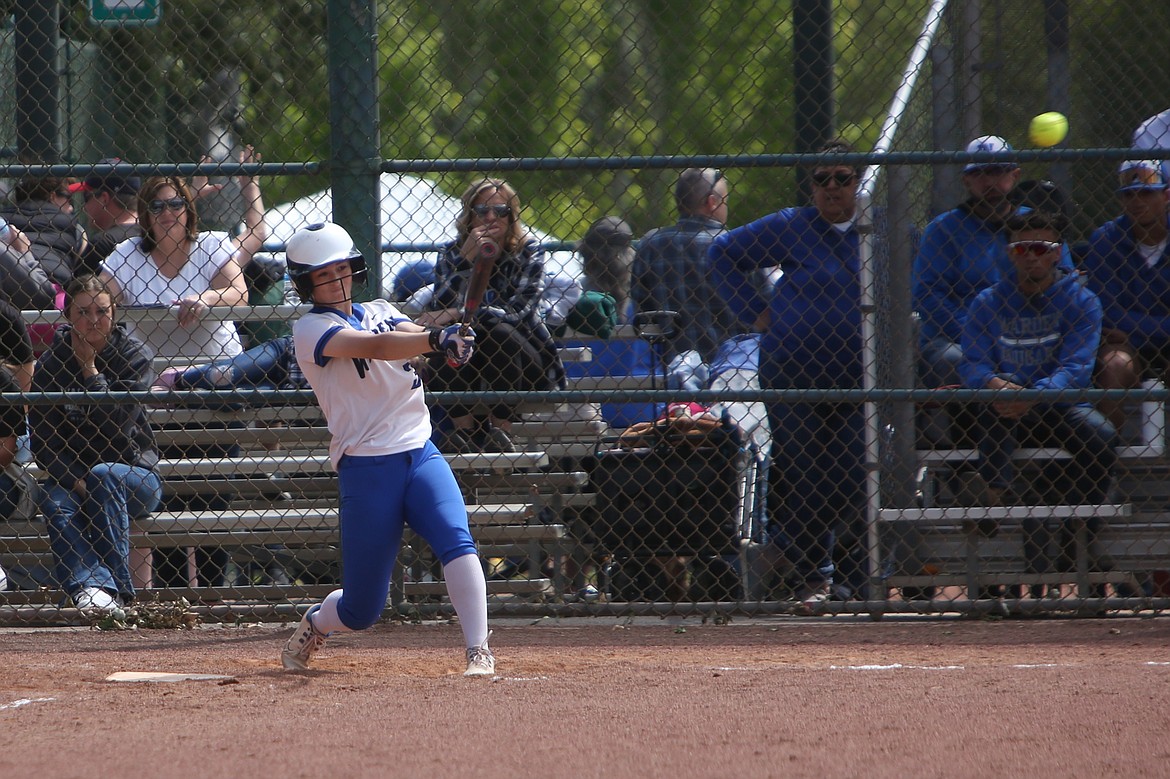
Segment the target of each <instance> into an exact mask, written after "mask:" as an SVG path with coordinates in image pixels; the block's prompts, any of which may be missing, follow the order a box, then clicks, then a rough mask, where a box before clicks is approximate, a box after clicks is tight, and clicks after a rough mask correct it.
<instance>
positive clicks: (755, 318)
mask: <svg viewBox="0 0 1170 779" xmlns="http://www.w3.org/2000/svg"><path fill="white" fill-rule="evenodd" d="M820 151H822V152H824V153H829V154H833V153H848V152H852V151H853V147H852V146H851V145H849V144H848V143H846V142H845V141H842V140H834V141H831V142H829V143H827V144H825V145H824V146H823V147H822V148H821V150H820ZM811 182H812V200H813V205H812V206H809V207H803V208H785V209H781V210H780V211H778V212H776V213H774V214H769V215H768V216H765V217H762V218H760V219H757V220H756V221H754V222H751V223H750V224H747V225H744V226H743V227H739V228H736V229H734V230H731V231H729V232H726V233H723V234H722V235H720V236H719V237H718V238H716V239H715V241H714V243H713V244H712V245H711V249H710V255H709V257H710V262H711V270H712V275H713V277H714V281H715V288H716V289H717V290H718V291H719V294H720V295H721V296H722V297H723V299H724V300H725V301H727V303H728V305H729V306H730V307H731V310H732V311H733V312H734V313H735V315H736V316H737V317H738V320H739V324H740V326H741V327H744V328H752V327H760V326H764V327H765V328H766V329H765V330H764V333H763V337H762V339H761V343H760V348H759V359H760V386H761V387H762V388H763V389H853V388H860V387H861V385H862V363H861V312H860V309H859V307H858V300H859V299H860V297H859V296H860V282H859V277H858V273H859V270H860V264H859V263H860V256H859V237H858V232H857V229H856V227H855V225H854V215H855V208H856V196H857V187H858V183H859V171H858V170H857V169H856V168H854V167H852V166H850V165H846V164H832V163H826V164H823V165H818V166H817V167H816V168H815V169H814V170H813V171H812V175H811ZM775 266H779V268H780V269H781V270H782V271H783V275H781V276H780V278H779V280H778V281H777V282H776V284H775V287H774V289H773V290H768V289H766V288H765V286H764V285H761V284H760V283H759V277H758V273H757V272H758V271H759V270H760V269H766V268H773V267H775ZM768 414H769V424H770V426H771V430H772V436H773V447H772V465H771V468H770V472H769V487H770V490H769V505H768V515H769V534H770V536H771V537H772V538H774V539H776V542H777V543H779V544H780V545H781V546H782V547H783V548H784V551H785V553H786V555H787V557H788V559H789V560H790V561H791V563H792V565H793V567H794V571H795V575H796V576H797V577H798V579H799V580H798V581H797V582H796V589H797V593H796V597H797V600H798V602H799V604H800V606H799V608H800V609H801V610H802V611H805V612H812V611H813V610H815V609H816V608H817V607H818V606H820V605H821V604H823V603H824V602H825V601H827V600H829V599H830V597H833V596H835V595H836V596H844V595H846V594H847V593H845V592H844V591H843V589H842V587H840V586H839V587H837V588H836V589H834V587H833V584H834V576H835V574H836V573H838V572H837V571H836V569H835V566H834V560H833V551H834V546H835V541H836V537H837V534H838V533H839V532H840V531H842V530H850V531H851V532H854V533H856V532H858V528H859V526H861V525H863V524H864V497H865V489H864V484H865V468H864V463H865V435H864V419H863V415H862V409H861V406H860V405H857V404H843V403H829V402H816V403H772V404H770V405H769V408H768ZM840 574H841V577H842V581H840V582H838V584H839V585H841V584H845V583H847V584H848V585H850V586H852V587H853V588H854V589H853V592H852V593H851V594H853V595H858V596H862V595H864V586H865V580H866V574H865V571H864V570H842V571H840Z"/></svg>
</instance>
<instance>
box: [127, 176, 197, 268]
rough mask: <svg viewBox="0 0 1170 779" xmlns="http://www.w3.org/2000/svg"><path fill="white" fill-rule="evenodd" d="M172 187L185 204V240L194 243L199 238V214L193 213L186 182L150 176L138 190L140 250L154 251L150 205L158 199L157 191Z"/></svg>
mask: <svg viewBox="0 0 1170 779" xmlns="http://www.w3.org/2000/svg"><path fill="white" fill-rule="evenodd" d="M166 186H170V187H173V188H174V190H175V192H176V193H178V196H179V197H181V198H183V200H185V201H186V202H187V240H188V241H194V240H195V239H196V238H197V237H198V236H199V214H198V213H196V211H195V198H194V196H193V195H192V194H191V188H190V187H188V186H187V182H185V181H183V179H181V178H179V177H178V176H151V177H150V178H148V179H147V180H146V181H144V182H142V188H141V189H139V190H138V224H139V225H140V226H141V227H142V249H143V251H146V252H149V251H152V250H153V249H154V246H155V241H154V232H153V231H152V230H151V228H152V227H153V226H154V214H152V213H150V203H151V201H152V200H155V199H156V198H157V197H158V191H159V190H160V189H162V188H163V187H166Z"/></svg>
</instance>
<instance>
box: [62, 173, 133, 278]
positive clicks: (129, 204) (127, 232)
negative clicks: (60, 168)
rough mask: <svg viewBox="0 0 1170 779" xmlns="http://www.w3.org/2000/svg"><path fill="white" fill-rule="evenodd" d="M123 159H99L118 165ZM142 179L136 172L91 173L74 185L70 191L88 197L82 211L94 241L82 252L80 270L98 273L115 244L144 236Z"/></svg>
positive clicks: (70, 187)
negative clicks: (140, 222)
mask: <svg viewBox="0 0 1170 779" xmlns="http://www.w3.org/2000/svg"><path fill="white" fill-rule="evenodd" d="M122 162H123V160H121V159H119V158H117V157H107V158H106V159H103V160H98V164H99V165H117V164H119V163H122ZM141 186H142V180H141V179H140V178H139V177H138V176H134V175H122V174H119V173H106V174H99V173H91V174H89V175H88V176H86V177H85V180H84V181H82V182H81V183H80V184H71V185H70V186H69V191H70V192H81V193H82V194H83V195H84V196H85V204H84V205H83V206H82V210H83V211H84V212H85V216H86V218H87V219H88V220H89V221H88V227H89V233H90V239H91V241H90V244H89V248H87V249H86V251H85V252H84V253H83V254H82V255H81V268H80V269H79V271H78V272H82V271H84V272H86V273H94V274H96V273H97V272H98V271H99V270H100V269H101V264H102V261H103V260H105V259H106V257H108V256H110V252H112V251H113V250H114V247H115V246H117V245H118V244H120V243H121V242H122V241H125V240H126V239H127V238H133V237H135V236H138V235H142V230H141V229H139V227H138V205H137V201H138V189H139V187H141Z"/></svg>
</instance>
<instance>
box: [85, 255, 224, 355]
mask: <svg viewBox="0 0 1170 779" xmlns="http://www.w3.org/2000/svg"><path fill="white" fill-rule="evenodd" d="M235 250H236V246H235V243H234V242H233V241H232V237H231V236H230V235H228V234H227V233H221V232H205V233H200V234H199V236H198V238H196V239H195V245H194V246H192V247H191V255H190V258H189V259H188V260H187V263H186V264H185V265H183V267H182V269H181V270H180V271H179V274H178V275H177V276H175V278H173V279H168V278H166V277H165V276H163V275H162V274H161V273H159V270H158V266H157V265H155V263H154V260H152V259H151V258H150V255H149V254H148V253H146V252H144V251H143V250H142V238H140V237H135V238H131V239H129V240H126V241H123V242H122V243H120V244H118V245H117V246H115V247H114V251H113V252H111V253H110V256H109V257H107V258H106V260H105V262H104V263H103V265H102V268H103V270H105V271H106V272H107V273H109V274H110V275H111V276H113V277H114V280H115V281H117V282H118V286H119V287H120V288H121V289H122V303H123V305H126V306H170V305H173V304H175V303H176V302H177V301H179V300H181V299H182V298H185V297H189V296H191V295H200V294H202V293H204V292H206V291H207V290H209V289H211V280H212V279H214V278H215V275H216V274H217V273H219V271H220V270H221V269H222V268H223V266H224V265H226V264H227V263H228V261H229V260H231V258H232V255H233V254H234V253H235ZM127 329H128V330H129V331H130V334H131V335H133V336H136V337H137V338H138V339H139V340H141V341H143V342H145V343H146V344H147V345H148V346H150V348H151V349H153V350H154V353H155V354H157V355H158V356H159V357H168V358H170V357H182V358H184V359H192V360H201V361H207V360H218V359H220V358H221V357H234V356H235V355H237V354H239V353H240V352H241V351H242V346H241V344H240V335H239V333H238V332H236V325H235V322H219V321H215V320H206V321H203V322H199V323H198V324H196V325H195V326H194V327H192V328H190V329H187V328H184V327H182V326H180V325H179V321H178V313H177V312H176V314H175V318H174V319H168V320H164V321H159V322H139V323H134V322H128V323H127Z"/></svg>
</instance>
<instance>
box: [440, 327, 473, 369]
mask: <svg viewBox="0 0 1170 779" xmlns="http://www.w3.org/2000/svg"><path fill="white" fill-rule="evenodd" d="M431 350H432V351H436V352H442V353H443V354H445V355H447V363H448V364H449V365H451V366H452V367H459V366H460V365H466V364H467V363H468V362H469V361H470V360H471V355H472V354H473V353H474V352H475V331H474V330H472V329H471V328H470V327H467V328H465V327H464V326H463V325H448V326H447V327H444V328H443V329H442V330H432V331H431Z"/></svg>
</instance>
